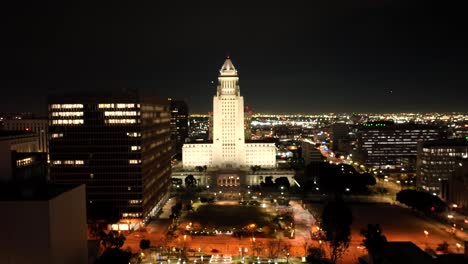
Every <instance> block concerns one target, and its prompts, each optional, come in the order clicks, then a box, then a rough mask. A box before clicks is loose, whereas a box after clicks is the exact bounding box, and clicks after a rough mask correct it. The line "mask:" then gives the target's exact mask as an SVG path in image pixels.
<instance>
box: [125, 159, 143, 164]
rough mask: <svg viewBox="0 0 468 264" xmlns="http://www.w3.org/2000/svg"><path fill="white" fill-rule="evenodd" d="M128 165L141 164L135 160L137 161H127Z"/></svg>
mask: <svg viewBox="0 0 468 264" xmlns="http://www.w3.org/2000/svg"><path fill="white" fill-rule="evenodd" d="M128 163H129V164H140V163H141V160H137V159H134V160H128Z"/></svg>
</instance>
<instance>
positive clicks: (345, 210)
mask: <svg viewBox="0 0 468 264" xmlns="http://www.w3.org/2000/svg"><path fill="white" fill-rule="evenodd" d="M352 222H353V219H352V213H351V210H350V208H349V207H348V205H347V204H346V203H345V202H344V201H343V199H342V198H341V196H338V195H335V196H334V197H332V199H330V200H329V201H328V202H327V204H326V205H325V207H324V208H323V211H322V217H321V227H322V229H323V231H324V232H325V241H326V242H327V244H328V246H329V248H330V260H331V261H332V262H333V263H336V262H337V260H338V259H339V258H340V257H341V256H342V255H343V253H344V252H345V251H346V250H347V249H348V247H349V243H350V241H351V224H352Z"/></svg>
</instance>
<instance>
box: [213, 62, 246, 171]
mask: <svg viewBox="0 0 468 264" xmlns="http://www.w3.org/2000/svg"><path fill="white" fill-rule="evenodd" d="M244 143H245V140H244V98H243V97H242V96H241V95H240V90H239V77H238V76H237V70H236V68H235V67H234V65H233V64H232V62H231V59H230V58H229V57H227V58H226V61H225V62H224V64H223V66H222V67H221V70H220V71H219V77H218V88H217V91H216V95H215V96H214V97H213V165H215V166H218V167H225V168H231V167H239V166H241V165H243V164H244V163H245V144H244Z"/></svg>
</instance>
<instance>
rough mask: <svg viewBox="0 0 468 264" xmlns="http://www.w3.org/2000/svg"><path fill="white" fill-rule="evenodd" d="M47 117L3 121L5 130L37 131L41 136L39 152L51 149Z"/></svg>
mask: <svg viewBox="0 0 468 264" xmlns="http://www.w3.org/2000/svg"><path fill="white" fill-rule="evenodd" d="M48 124H49V123H48V120H47V118H28V119H6V120H4V121H3V129H4V130H18V131H21V130H22V131H28V132H33V133H35V134H36V135H37V136H38V138H39V146H38V152H45V153H47V152H48V151H49V139H48V128H49V125H48Z"/></svg>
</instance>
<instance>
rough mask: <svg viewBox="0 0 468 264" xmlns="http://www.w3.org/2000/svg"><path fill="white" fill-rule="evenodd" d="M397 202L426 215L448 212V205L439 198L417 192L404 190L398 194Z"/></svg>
mask: <svg viewBox="0 0 468 264" xmlns="http://www.w3.org/2000/svg"><path fill="white" fill-rule="evenodd" d="M396 200H397V201H399V202H400V203H402V204H405V205H407V206H409V207H411V208H413V209H416V210H419V211H421V212H424V213H441V212H444V211H445V210H447V205H446V204H445V203H444V201H442V200H441V199H440V198H439V197H438V196H435V195H432V194H430V193H427V192H421V191H416V190H410V189H406V190H402V191H400V192H398V193H397V197H396Z"/></svg>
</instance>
